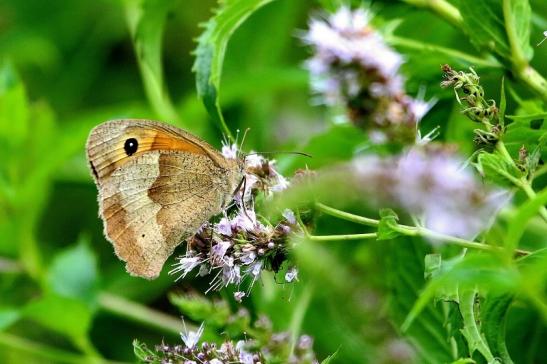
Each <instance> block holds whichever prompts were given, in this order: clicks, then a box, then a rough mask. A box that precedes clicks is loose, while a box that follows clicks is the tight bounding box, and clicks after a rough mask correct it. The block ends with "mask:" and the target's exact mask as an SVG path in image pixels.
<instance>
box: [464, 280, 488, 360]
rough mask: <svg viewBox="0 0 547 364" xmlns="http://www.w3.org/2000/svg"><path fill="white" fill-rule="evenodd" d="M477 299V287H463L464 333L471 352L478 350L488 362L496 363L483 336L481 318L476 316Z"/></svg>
mask: <svg viewBox="0 0 547 364" xmlns="http://www.w3.org/2000/svg"><path fill="white" fill-rule="evenodd" d="M476 299H477V290H475V289H462V290H461V292H460V300H459V301H460V303H459V306H460V312H461V314H462V317H463V324H464V326H463V329H462V334H463V336H464V337H465V338H466V340H467V344H468V345H469V353H470V354H471V355H473V353H474V352H475V351H476V350H478V351H479V352H480V353H481V354H482V355H483V356H484V358H485V359H486V360H487V361H488V363H496V362H497V361H495V359H494V355H493V354H492V352H491V351H490V347H489V346H488V342H487V341H486V339H485V338H484V337H483V334H482V333H481V330H480V327H479V324H478V322H479V320H480V319H479V318H478V317H476V314H477V312H476V307H475V302H476Z"/></svg>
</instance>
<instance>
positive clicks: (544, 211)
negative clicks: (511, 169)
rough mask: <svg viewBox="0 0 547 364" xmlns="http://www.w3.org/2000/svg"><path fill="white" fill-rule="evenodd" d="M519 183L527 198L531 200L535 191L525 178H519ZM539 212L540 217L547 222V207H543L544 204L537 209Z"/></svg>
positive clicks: (534, 196) (534, 195)
mask: <svg viewBox="0 0 547 364" xmlns="http://www.w3.org/2000/svg"><path fill="white" fill-rule="evenodd" d="M520 181H521V185H520V187H521V188H522V190H523V191H524V193H526V195H527V196H528V198H529V199H530V200H533V199H534V198H536V191H534V189H533V188H532V186H530V182H529V181H528V180H527V179H525V178H521V180H520ZM539 214H540V215H541V217H542V218H543V220H545V221H546V222H547V208H545V206H541V207H540V209H539Z"/></svg>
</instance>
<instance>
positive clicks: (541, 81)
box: [401, 0, 547, 100]
mask: <svg viewBox="0 0 547 364" xmlns="http://www.w3.org/2000/svg"><path fill="white" fill-rule="evenodd" d="M401 1H403V2H405V3H407V4H410V5H414V6H417V7H421V8H427V9H430V10H431V11H433V12H435V13H437V14H439V15H440V16H441V17H443V18H444V19H445V20H447V21H448V22H449V23H451V24H452V25H454V26H455V27H456V28H458V29H462V30H463V17H462V15H461V13H460V11H459V10H458V8H456V7H455V6H453V5H452V4H450V3H449V2H448V1H445V0H401ZM508 3H509V0H504V2H503V7H504V9H503V11H504V18H505V22H506V29H507V30H506V31H507V37H508V38H509V42H510V44H511V53H512V57H511V58H514V57H516V58H515V59H514V60H513V59H512V62H513V69H512V71H513V73H514V74H515V75H516V76H517V77H518V78H519V79H520V80H521V81H522V82H524V83H525V84H526V85H528V86H529V87H530V88H531V89H532V90H534V91H535V92H536V93H538V94H539V95H540V96H541V97H542V98H543V99H544V100H547V81H546V80H545V78H544V77H543V76H541V74H540V73H538V72H537V71H536V70H535V69H534V68H533V67H531V66H530V65H529V64H528V61H527V60H526V57H524V55H523V54H522V50H521V49H520V48H519V46H518V37H517V36H516V33H515V29H514V27H513V26H512V25H508V24H507V22H508V21H510V16H507V15H506V11H507V10H506V8H507V9H508V6H509V5H508ZM508 14H510V13H508Z"/></svg>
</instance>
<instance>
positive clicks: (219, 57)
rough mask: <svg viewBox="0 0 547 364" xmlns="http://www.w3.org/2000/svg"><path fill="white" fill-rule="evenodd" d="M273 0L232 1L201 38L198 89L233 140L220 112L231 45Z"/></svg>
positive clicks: (198, 60)
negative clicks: (242, 27) (249, 20)
mask: <svg viewBox="0 0 547 364" xmlns="http://www.w3.org/2000/svg"><path fill="white" fill-rule="evenodd" d="M272 1H273V0H229V1H224V2H223V3H222V6H221V7H220V9H218V10H217V11H216V13H215V15H214V16H213V17H212V18H211V19H209V21H208V22H207V23H206V24H205V30H204V32H203V33H202V34H201V35H200V37H199V38H198V46H197V48H196V51H195V55H196V60H195V62H194V66H193V71H194V72H195V73H196V89H197V93H198V96H199V97H200V98H201V99H202V101H203V104H204V105H205V108H206V109H207V111H208V112H209V115H211V117H212V118H213V119H214V120H215V121H216V122H217V123H219V124H220V126H221V128H222V129H223V132H224V133H226V134H228V136H230V137H231V133H230V131H229V129H228V128H227V126H226V124H225V122H224V117H223V116H222V111H221V109H220V102H219V91H220V79H221V76H222V64H223V62H224V55H225V53H226V48H227V46H228V42H229V40H230V38H231V37H232V34H233V33H234V32H235V31H236V30H237V28H238V27H239V26H240V25H241V24H242V23H243V22H244V21H245V20H246V19H247V18H248V17H249V16H251V15H252V14H253V13H254V12H255V11H257V10H258V9H260V8H261V7H263V6H264V5H266V4H268V3H270V2H272Z"/></svg>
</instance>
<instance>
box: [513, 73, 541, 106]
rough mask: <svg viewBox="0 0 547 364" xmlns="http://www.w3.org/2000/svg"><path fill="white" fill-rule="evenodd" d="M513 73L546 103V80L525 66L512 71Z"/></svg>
mask: <svg viewBox="0 0 547 364" xmlns="http://www.w3.org/2000/svg"><path fill="white" fill-rule="evenodd" d="M513 72H514V73H515V74H516V75H517V77H518V78H520V79H521V80H522V81H523V82H524V83H526V84H527V85H528V86H529V87H530V88H531V89H532V90H534V91H535V92H536V93H537V94H539V95H540V96H541V98H542V99H543V100H545V101H547V80H545V78H544V77H543V76H542V75H541V74H540V73H539V72H538V71H536V69H535V68H533V67H532V66H530V65H529V64H526V66H524V67H520V68H516V69H513Z"/></svg>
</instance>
